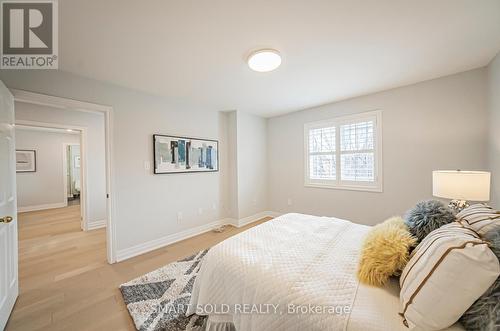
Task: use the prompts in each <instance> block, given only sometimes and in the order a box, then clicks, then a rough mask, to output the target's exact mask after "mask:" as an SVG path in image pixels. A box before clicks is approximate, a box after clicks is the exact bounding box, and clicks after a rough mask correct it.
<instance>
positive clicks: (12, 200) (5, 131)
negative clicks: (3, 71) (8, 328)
mask: <svg viewBox="0 0 500 331" xmlns="http://www.w3.org/2000/svg"><path fill="white" fill-rule="evenodd" d="M17 240H18V239H17V206H16V161H15V141H14V98H13V96H12V94H11V93H10V91H9V90H8V89H7V87H5V85H4V84H3V82H2V81H0V330H3V329H4V328H5V325H6V324H7V320H8V319H9V316H10V313H11V311H12V308H13V307H14V303H15V302H16V298H17V295H18V293H19V287H18V274H17Z"/></svg>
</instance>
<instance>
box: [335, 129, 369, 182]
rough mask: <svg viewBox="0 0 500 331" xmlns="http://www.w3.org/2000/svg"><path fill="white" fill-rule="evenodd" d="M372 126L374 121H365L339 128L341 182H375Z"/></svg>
mask: <svg viewBox="0 0 500 331" xmlns="http://www.w3.org/2000/svg"><path fill="white" fill-rule="evenodd" d="M374 124H375V122H374V121H367V122H357V123H351V124H344V125H341V126H340V146H341V150H340V163H341V179H342V180H348V181H360V182H373V181H374V180H375V156H374V154H375V149H374V146H375V144H374V140H375V137H374V132H373V127H374Z"/></svg>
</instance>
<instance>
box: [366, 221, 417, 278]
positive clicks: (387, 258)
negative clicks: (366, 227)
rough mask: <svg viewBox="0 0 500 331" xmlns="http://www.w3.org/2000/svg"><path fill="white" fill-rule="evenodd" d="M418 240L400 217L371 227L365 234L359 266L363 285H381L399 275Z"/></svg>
mask: <svg viewBox="0 0 500 331" xmlns="http://www.w3.org/2000/svg"><path fill="white" fill-rule="evenodd" d="M416 243H417V239H416V238H415V237H413V236H412V235H411V234H410V232H409V231H408V227H407V226H406V224H405V223H404V220H403V219H402V218H401V217H391V218H389V219H388V220H386V221H385V222H383V223H381V224H378V225H376V226H374V227H373V228H372V229H371V230H370V232H369V233H368V234H367V235H366V237H365V239H364V242H363V247H362V250H361V257H360V260H359V266H358V278H359V280H360V281H361V282H362V283H365V284H368V285H373V286H382V285H384V284H385V283H386V282H387V280H388V279H389V277H391V276H392V275H399V274H400V273H401V270H403V268H404V267H405V265H406V263H408V260H409V251H410V248H411V247H412V246H415V245H416Z"/></svg>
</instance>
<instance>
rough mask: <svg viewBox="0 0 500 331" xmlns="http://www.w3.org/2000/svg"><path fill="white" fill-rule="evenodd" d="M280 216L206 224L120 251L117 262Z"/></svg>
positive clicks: (264, 214) (263, 214) (260, 215)
mask: <svg viewBox="0 0 500 331" xmlns="http://www.w3.org/2000/svg"><path fill="white" fill-rule="evenodd" d="M279 215H281V214H280V213H277V212H272V211H264V212H260V213H257V214H255V215H252V216H249V217H245V218H242V219H240V220H235V219H233V218H224V219H221V220H217V221H214V222H210V223H208V224H205V225H201V226H197V227H194V228H191V229H187V230H183V231H181V232H177V233H174V234H170V235H168V236H164V237H161V238H158V239H153V240H151V241H148V242H145V243H142V244H138V245H135V246H132V247H129V248H125V249H121V250H118V251H117V254H116V261H117V262H121V261H124V260H126V259H130V258H132V257H134V256H138V255H142V254H145V253H148V252H151V251H153V250H155V249H159V248H162V247H165V246H168V245H171V244H173V243H176V242H178V241H181V240H185V239H188V238H191V237H194V236H197V235H200V234H202V233H205V232H208V231H211V230H213V229H215V228H216V227H218V226H220V225H224V224H229V225H233V226H235V227H238V228H239V227H242V226H244V225H247V224H250V223H253V222H255V221H258V220H260V219H262V218H264V217H277V216H279Z"/></svg>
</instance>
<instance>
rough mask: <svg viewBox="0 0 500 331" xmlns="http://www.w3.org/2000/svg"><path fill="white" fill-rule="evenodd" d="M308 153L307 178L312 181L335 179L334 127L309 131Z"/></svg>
mask: <svg viewBox="0 0 500 331" xmlns="http://www.w3.org/2000/svg"><path fill="white" fill-rule="evenodd" d="M309 151H310V152H309V155H310V157H309V171H310V173H309V176H310V177H311V178H314V179H335V178H336V161H337V160H336V157H335V127H325V128H319V129H311V130H310V131H309Z"/></svg>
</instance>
